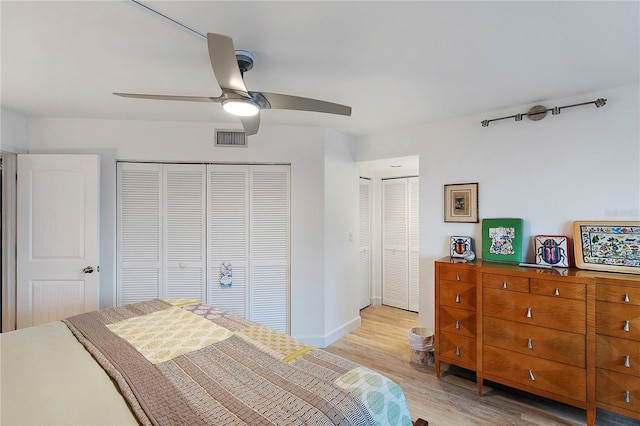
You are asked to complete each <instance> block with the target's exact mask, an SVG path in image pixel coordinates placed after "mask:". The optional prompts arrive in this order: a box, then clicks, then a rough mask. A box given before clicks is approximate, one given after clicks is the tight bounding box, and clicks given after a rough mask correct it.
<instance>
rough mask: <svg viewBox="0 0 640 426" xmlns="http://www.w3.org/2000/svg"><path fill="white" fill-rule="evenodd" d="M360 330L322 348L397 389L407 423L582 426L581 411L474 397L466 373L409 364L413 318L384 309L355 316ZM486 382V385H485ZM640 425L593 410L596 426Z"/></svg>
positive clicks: (500, 396)
mask: <svg viewBox="0 0 640 426" xmlns="http://www.w3.org/2000/svg"><path fill="white" fill-rule="evenodd" d="M360 315H361V317H362V325H361V326H360V327H359V328H358V329H357V330H354V331H353V332H351V333H350V334H348V335H347V336H345V337H343V338H341V339H340V340H338V341H337V342H335V343H333V344H332V345H330V346H328V347H327V348H325V349H326V350H328V351H329V352H332V353H335V354H338V355H340V356H343V357H345V358H348V359H351V360H353V361H355V362H358V363H360V364H362V365H364V366H366V367H368V368H371V369H373V370H376V371H379V372H380V373H382V374H384V375H386V376H387V377H389V378H390V379H392V380H393V381H395V382H396V383H398V384H399V385H400V387H401V388H402V390H403V391H404V393H405V396H406V398H407V401H408V403H409V409H410V410H411V415H412V417H413V420H415V419H417V418H418V417H420V418H422V419H425V420H427V421H428V422H429V425H430V426H465V425H544V426H547V425H584V424H586V416H585V412H584V410H580V409H578V408H575V407H570V406H568V405H565V404H560V403H557V402H554V401H550V400H547V399H544V398H539V397H536V396H534V395H531V394H528V393H524V392H520V391H517V390H514V389H511V388H507V387H503V386H500V385H492V386H490V385H488V384H485V386H484V393H483V396H482V397H480V396H478V393H477V387H476V383H475V381H474V380H475V377H474V374H473V373H470V372H469V371H466V370H463V369H459V368H457V367H453V366H452V367H449V368H447V365H446V364H443V370H442V374H441V376H442V377H441V378H440V379H438V378H436V375H435V369H434V367H433V366H425V367H419V366H415V365H414V364H412V363H411V362H410V358H411V353H410V349H409V340H408V337H407V333H408V331H409V329H410V328H412V327H416V326H417V325H418V314H416V313H413V312H408V311H404V310H402V309H395V308H391V307H388V306H370V307H368V308H365V309H363V310H362V311H361V312H360ZM485 383H486V382H485ZM638 424H640V422H638V421H636V420H632V419H629V418H628V417H623V416H619V415H616V414H613V413H610V412H607V411H604V410H598V412H597V416H596V425H597V426H605V425H607V426H609V425H611V426H621V425H624V426H630V425H638Z"/></svg>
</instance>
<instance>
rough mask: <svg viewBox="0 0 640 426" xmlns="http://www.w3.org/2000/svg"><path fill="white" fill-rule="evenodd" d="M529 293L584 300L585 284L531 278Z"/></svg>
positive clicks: (585, 294) (585, 296) (585, 295)
mask: <svg viewBox="0 0 640 426" xmlns="http://www.w3.org/2000/svg"><path fill="white" fill-rule="evenodd" d="M530 288H531V294H540V295H542V296H552V297H561V298H565V299H575V300H586V299H587V286H586V285H584V284H573V283H563V282H560V281H551V280H539V279H532V280H531V284H530Z"/></svg>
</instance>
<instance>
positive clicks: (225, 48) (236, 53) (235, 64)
mask: <svg viewBox="0 0 640 426" xmlns="http://www.w3.org/2000/svg"><path fill="white" fill-rule="evenodd" d="M207 44H208V47H209V59H210V60H211V66H212V67H213V73H214V74H215V77H216V80H217V81H218V85H219V86H220V88H221V89H222V95H220V96H218V97H211V96H174V95H145V94H139V93H114V95H117V96H123V97H126V98H139V99H156V100H168V101H191V102H217V103H221V104H222V107H223V108H224V109H225V111H227V112H229V113H231V114H234V115H237V116H239V117H240V121H241V122H242V127H243V128H244V131H245V133H246V134H247V135H248V136H249V135H255V134H256V133H258V127H260V110H263V109H290V110H300V111H313V112H324V113H329V114H340V115H347V116H350V115H351V107H348V106H345V105H340V104H335V103H332V102H326V101H321V100H318V99H310V98H302V97H299V96H291V95H282V94H279V93H269V92H251V91H249V90H247V88H246V86H245V84H244V80H243V77H244V73H245V72H246V71H249V70H250V69H251V68H253V61H254V57H253V55H252V54H251V53H250V52H247V51H244V50H235V49H234V47H233V40H232V39H231V37H228V36H226V35H222V34H214V33H207Z"/></svg>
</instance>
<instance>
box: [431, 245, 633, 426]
mask: <svg viewBox="0 0 640 426" xmlns="http://www.w3.org/2000/svg"><path fill="white" fill-rule="evenodd" d="M435 303H436V312H435V320H436V324H435V326H436V332H435V361H436V363H435V366H436V374H437V375H438V376H440V364H441V363H442V362H445V363H449V364H454V365H458V366H460V367H463V368H467V369H470V370H473V371H475V372H476V376H477V383H478V393H479V394H480V395H482V387H483V381H484V380H485V379H486V380H491V381H493V382H497V383H501V384H504V385H507V386H511V387H514V388H517V389H521V390H524V391H527V392H531V393H534V394H536V395H541V396H544V397H546V398H550V399H553V400H557V401H560V402H563V403H566V404H570V405H573V406H576V407H580V408H582V409H585V410H586V411H587V424H588V425H593V424H594V422H595V412H596V407H599V408H604V409H607V410H611V411H615V412H617V413H620V414H623V415H626V416H629V417H632V418H636V419H640V276H637V275H630V274H613V273H598V272H592V271H581V270H578V269H573V268H568V269H560V268H557V269H544V268H523V267H519V266H517V265H511V264H503V263H494V262H483V261H481V260H476V261H475V262H471V263H461V262H460V261H459V260H452V259H450V258H448V257H447V258H443V259H441V260H438V261H436V264H435Z"/></svg>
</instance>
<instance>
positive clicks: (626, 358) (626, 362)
mask: <svg viewBox="0 0 640 426" xmlns="http://www.w3.org/2000/svg"><path fill="white" fill-rule="evenodd" d="M624 366H625V367H627V368H631V358H630V357H629V355H627V356H626V357H625V358H624Z"/></svg>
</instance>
